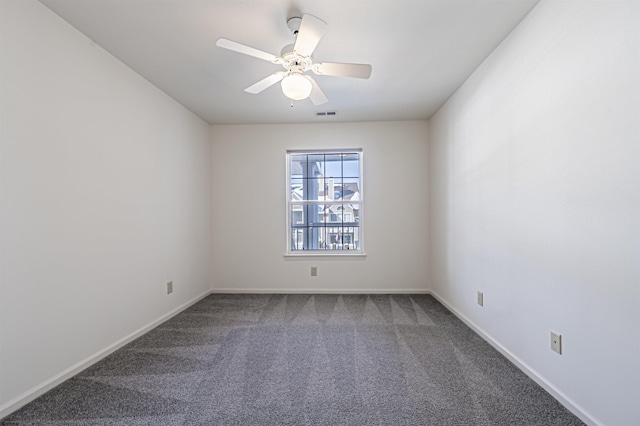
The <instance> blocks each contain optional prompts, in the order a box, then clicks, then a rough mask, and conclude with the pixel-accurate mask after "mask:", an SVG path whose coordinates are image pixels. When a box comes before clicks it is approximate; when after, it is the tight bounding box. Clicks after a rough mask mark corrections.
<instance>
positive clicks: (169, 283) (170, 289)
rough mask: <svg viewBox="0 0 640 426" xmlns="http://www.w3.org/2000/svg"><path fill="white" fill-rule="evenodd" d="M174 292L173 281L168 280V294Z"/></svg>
mask: <svg viewBox="0 0 640 426" xmlns="http://www.w3.org/2000/svg"><path fill="white" fill-rule="evenodd" d="M171 293H173V281H168V282H167V294H171Z"/></svg>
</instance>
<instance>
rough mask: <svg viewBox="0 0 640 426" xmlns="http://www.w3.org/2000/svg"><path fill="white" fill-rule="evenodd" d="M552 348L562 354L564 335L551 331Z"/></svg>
mask: <svg viewBox="0 0 640 426" xmlns="http://www.w3.org/2000/svg"><path fill="white" fill-rule="evenodd" d="M551 349H552V350H553V351H555V352H558V353H559V354H560V355H562V335H561V334H556V333H554V332H553V331H552V332H551Z"/></svg>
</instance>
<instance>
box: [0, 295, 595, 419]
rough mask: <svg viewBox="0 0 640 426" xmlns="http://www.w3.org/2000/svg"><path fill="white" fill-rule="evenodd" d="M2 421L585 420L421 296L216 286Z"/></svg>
mask: <svg viewBox="0 0 640 426" xmlns="http://www.w3.org/2000/svg"><path fill="white" fill-rule="evenodd" d="M0 424H2V425H14V424H18V425H23V424H24V425H26V424H37V425H438V426H442V425H456V426H460V425H545V426H546V425H563V426H567V425H582V424H583V423H582V422H581V421H580V420H578V419H577V418H576V417H575V416H573V415H572V414H571V413H570V412H568V411H567V410H566V409H565V408H564V407H562V406H561V405H560V404H559V403H558V402H557V401H556V400H555V399H553V398H552V397H551V396H550V395H549V394H547V393H546V392H545V391H544V390H543V389H542V388H540V387H539V386H538V385H537V384H535V383H534V382H533V381H532V380H530V379H529V378H528V377H527V376H526V375H524V374H523V373H522V372H521V371H520V370H518V369H517V368H516V367H515V366H514V365H512V364H511V363H510V362H509V361H507V360H506V359H505V358H504V357H503V356H502V355H500V354H499V353H498V352H496V351H495V350H494V349H493V348H492V347H491V346H489V345H488V344H487V343H486V342H484V341H483V340H482V339H481V338H480V337H478V336H477V335H476V334H475V333H474V332H473V331H471V330H470V329H469V328H468V327H467V326H465V325H464V324H463V323H462V322H460V321H459V320H458V319H457V318H456V317H455V316H453V315H452V314H451V313H450V312H449V311H447V310H446V309H445V308H444V307H443V306H442V305H441V304H440V303H438V302H437V301H436V300H435V299H434V298H433V297H431V296H427V295H270V294H257V295H256V294H254V295H247V294H244V295H236V294H219V295H211V296H209V297H207V298H205V299H203V300H202V301H200V302H199V303H197V304H195V305H193V306H192V307H191V308H189V309H188V310H186V311H184V312H182V313H181V314H179V315H177V316H175V317H173V318H172V319H170V320H169V321H167V322H165V323H163V324H162V325H160V326H159V327H157V328H155V329H154V330H152V331H150V332H149V333H147V334H145V335H144V336H142V337H141V338H139V339H137V340H136V341H134V342H132V343H130V344H129V345H127V346H125V347H124V348H122V349H120V350H118V351H117V352H114V353H113V354H112V355H110V356H109V357H107V358H105V359H104V360H102V361H100V362H98V363H97V364H95V365H93V366H92V367H90V368H88V369H87V370H85V371H83V372H82V373H80V374H79V375H77V376H76V377H74V378H72V379H70V380H67V381H66V382H64V383H63V384H61V385H60V386H58V387H57V388H55V389H53V390H52V391H50V392H48V393H47V394H45V395H43V396H42V397H40V398H38V399H37V400H35V401H33V402H32V403H30V404H28V405H27V406H25V407H23V408H22V409H20V410H18V411H17V412H15V413H13V414H12V415H10V416H8V417H6V418H5V419H4V420H3V421H2V422H0Z"/></svg>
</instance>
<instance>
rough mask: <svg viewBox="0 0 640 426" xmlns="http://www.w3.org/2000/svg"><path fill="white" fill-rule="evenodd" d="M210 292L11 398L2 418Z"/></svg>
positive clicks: (1, 410) (0, 411) (0, 408)
mask: <svg viewBox="0 0 640 426" xmlns="http://www.w3.org/2000/svg"><path fill="white" fill-rule="evenodd" d="M210 293H211V291H210V290H207V291H206V292H205V293H203V294H201V295H199V296H197V297H195V298H193V299H191V300H190V301H188V302H186V303H183V304H182V305H180V306H178V307H177V308H175V309H173V310H171V311H170V312H168V313H167V314H165V315H163V316H161V317H160V318H158V319H156V320H154V321H152V322H150V323H149V324H147V325H145V326H144V327H141V328H139V329H138V330H136V331H134V332H133V333H131V334H129V335H128V336H125V337H123V338H122V339H120V340H118V341H117V342H115V343H113V344H111V345H109V346H107V347H106V348H104V349H102V350H100V351H98V352H96V353H95V354H93V355H91V356H89V357H87V358H85V359H83V360H82V361H80V362H78V363H76V364H74V365H72V366H71V367H69V368H67V369H66V370H63V371H61V372H60V373H58V374H56V375H55V376H53V377H51V378H50V379H48V380H46V381H44V382H42V383H40V384H39V385H37V386H34V387H32V388H31V389H29V390H28V391H26V392H24V393H23V394H21V395H19V396H17V397H15V398H13V399H12V400H10V401H9V402H7V403H5V404H3V405H2V406H0V420H2V419H3V418H5V417H6V416H8V415H9V414H11V413H13V412H14V411H16V410H18V409H20V408H21V407H23V406H25V405H27V404H28V403H30V402H31V401H33V400H34V399H36V398H38V397H39V396H41V395H44V394H45V393H46V392H48V391H50V390H51V389H53V388H54V387H56V386H58V385H59V384H61V383H62V382H64V381H65V380H68V379H70V378H71V377H73V376H75V375H76V374H78V373H80V372H81V371H82V370H84V369H86V368H88V367H90V366H92V365H93V364H95V363H96V362H98V361H100V360H101V359H103V358H105V357H106V356H107V355H109V354H111V353H112V352H115V351H116V350H118V349H120V348H121V347H123V346H124V345H126V344H127V343H129V342H132V341H133V340H135V339H137V338H138V337H140V336H142V335H143V334H145V333H146V332H148V331H149V330H151V329H153V328H154V327H156V326H158V325H160V324H162V323H163V322H165V321H166V320H168V319H169V318H171V317H173V316H175V315H177V314H179V313H180V312H182V311H183V310H185V309H187V308H188V307H189V306H191V305H193V304H195V303H196V302H199V301H200V300H201V299H203V298H205V297H207V296H208V295H209V294H210Z"/></svg>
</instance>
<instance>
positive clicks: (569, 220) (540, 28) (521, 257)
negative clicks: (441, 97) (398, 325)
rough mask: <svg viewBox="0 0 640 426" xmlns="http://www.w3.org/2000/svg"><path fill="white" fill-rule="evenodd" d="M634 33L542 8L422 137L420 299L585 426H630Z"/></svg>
mask: <svg viewBox="0 0 640 426" xmlns="http://www.w3.org/2000/svg"><path fill="white" fill-rule="evenodd" d="M638 22H640V2H637V1H583V2H576V1H549V0H543V1H542V2H541V3H540V4H539V5H538V6H537V7H536V8H534V9H533V11H532V12H531V13H530V14H529V15H528V16H527V18H526V19H525V20H524V21H523V22H522V23H521V24H520V25H519V26H518V27H517V28H516V30H515V31H514V32H513V33H512V34H511V35H510V36H509V37H508V38H507V40H506V41H505V42H503V43H502V45H501V46H499V48H498V49H497V50H496V51H495V52H494V53H493V54H492V55H491V56H490V57H489V58H488V59H487V60H486V61H485V63H484V64H483V65H482V66H481V67H480V68H479V69H478V70H477V71H476V72H475V73H474V74H473V75H472V77H471V78H470V79H469V80H468V81H467V82H466V83H465V84H464V85H463V86H462V87H461V88H460V89H459V90H458V92H457V93H456V94H455V95H454V96H453V97H452V98H451V99H450V100H449V101H448V102H447V103H446V104H445V106H444V107H443V108H441V110H440V111H439V112H438V113H437V114H436V115H435V116H434V117H433V118H432V119H431V120H430V123H429V128H430V155H431V157H430V159H431V162H430V166H431V175H430V176H431V191H432V198H431V203H432V206H433V208H432V210H431V229H432V244H431V271H432V275H431V278H432V287H433V291H434V292H435V293H436V294H437V296H438V297H439V298H440V299H441V300H443V301H444V302H446V303H447V304H448V305H449V306H450V307H451V308H453V309H454V310H455V311H456V312H457V313H458V314H459V315H460V316H462V317H463V318H465V319H466V320H467V321H469V322H470V323H471V324H472V325H474V326H475V327H476V328H477V329H478V330H479V331H480V332H482V333H484V334H485V335H486V336H487V337H488V338H489V339H493V342H494V343H495V344H496V345H497V346H500V347H501V348H502V349H503V351H505V353H507V354H510V356H512V359H515V360H516V361H517V362H519V363H520V364H521V365H522V366H523V367H524V368H525V369H528V370H529V373H530V374H532V375H536V374H537V375H538V380H540V381H541V382H543V383H546V386H547V388H548V389H550V390H551V391H552V392H553V393H555V394H556V395H558V396H559V397H560V398H561V399H564V401H565V403H567V404H568V405H569V406H571V407H572V409H573V410H575V411H581V416H582V417H583V419H585V420H587V421H588V422H589V423H592V424H597V423H601V424H606V425H620V426H623V425H637V424H640V405H639V404H638V395H639V394H638V383H640V363H639V362H638V360H640V331H639V330H640V329H639V328H638V327H639V324H640V309H639V306H640V285H639V283H640V267H639V266H638V265H639V264H640V263H639V262H638V260H639V259H640V185H639V184H640V26H639V25H638ZM477 290H481V291H484V307H482V308H481V307H479V306H478V305H477V304H476V291H477ZM551 330H554V331H556V332H558V333H561V334H562V336H563V345H564V347H563V354H562V356H560V355H558V354H556V353H555V352H552V351H551V350H550V348H549V346H550V343H549V340H550V338H549V333H550V331H551Z"/></svg>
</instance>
